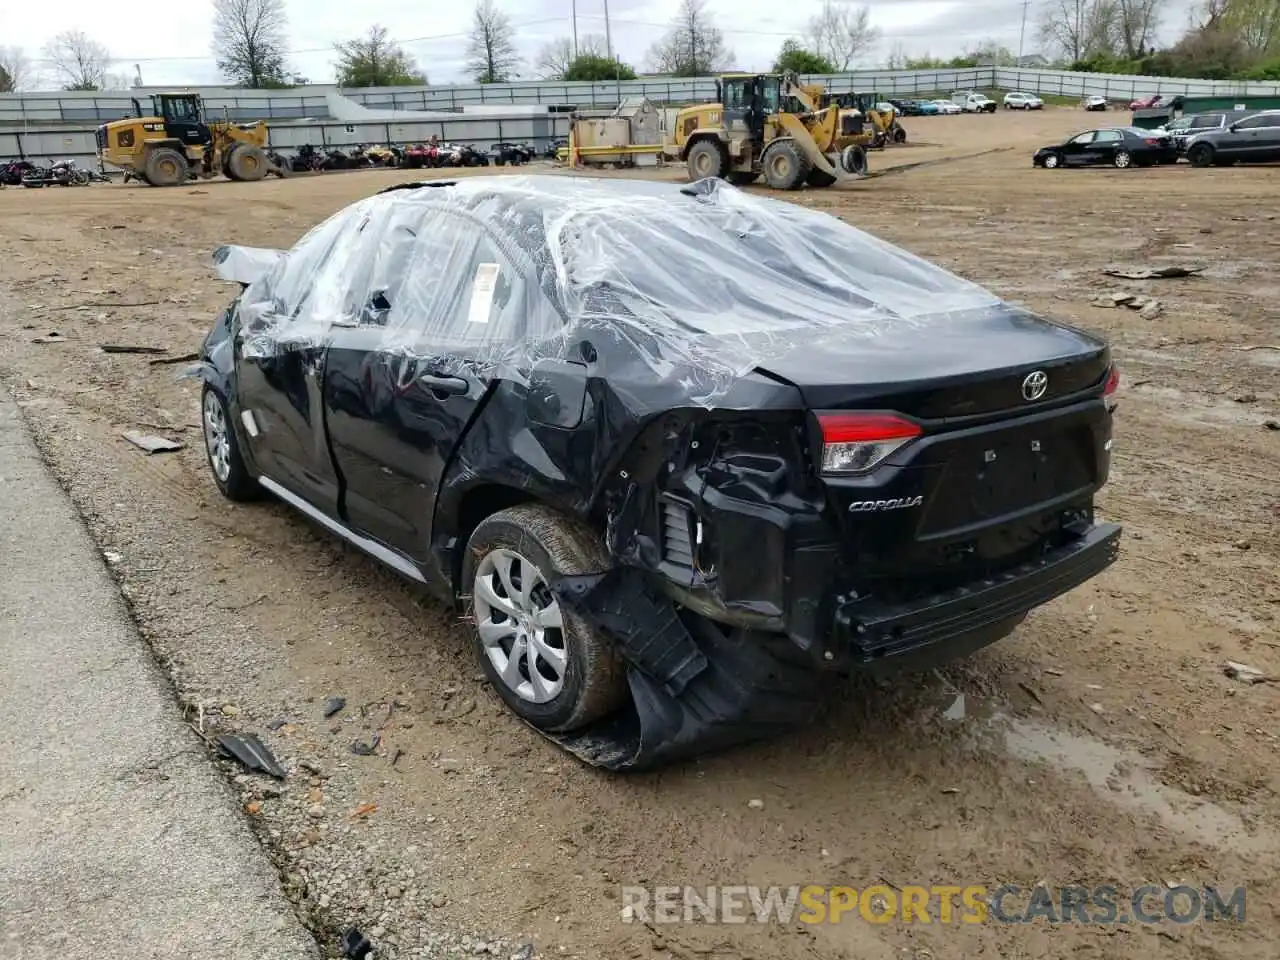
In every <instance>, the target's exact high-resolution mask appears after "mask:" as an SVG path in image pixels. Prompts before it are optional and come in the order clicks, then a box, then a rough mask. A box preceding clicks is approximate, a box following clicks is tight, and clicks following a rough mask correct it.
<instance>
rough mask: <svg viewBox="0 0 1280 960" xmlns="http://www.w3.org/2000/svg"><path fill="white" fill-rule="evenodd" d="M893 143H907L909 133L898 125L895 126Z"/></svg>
mask: <svg viewBox="0 0 1280 960" xmlns="http://www.w3.org/2000/svg"><path fill="white" fill-rule="evenodd" d="M893 142H894V143H906V142H907V131H906V130H905V129H904V128H903V127H900V126H898V125H897V124H894V127H893Z"/></svg>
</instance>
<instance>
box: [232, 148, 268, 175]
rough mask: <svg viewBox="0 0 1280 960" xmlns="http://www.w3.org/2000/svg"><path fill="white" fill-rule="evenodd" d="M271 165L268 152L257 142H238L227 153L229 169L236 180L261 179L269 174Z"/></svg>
mask: <svg viewBox="0 0 1280 960" xmlns="http://www.w3.org/2000/svg"><path fill="white" fill-rule="evenodd" d="M269 166H270V163H269V161H268V160H267V155H266V153H265V152H264V151H263V149H262V148H261V147H259V146H258V145H257V144H253V143H240V144H236V148H235V149H234V150H232V151H230V152H229V153H228V154H227V170H228V171H230V174H231V177H232V179H234V180H248V181H253V180H261V179H262V178H263V177H265V176H266V175H267V168H268V167H269Z"/></svg>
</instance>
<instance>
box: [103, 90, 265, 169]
mask: <svg viewBox="0 0 1280 960" xmlns="http://www.w3.org/2000/svg"><path fill="white" fill-rule="evenodd" d="M133 106H134V111H135V113H136V114H137V115H136V116H133V117H124V118H122V119H120V120H112V121H111V122H109V123H104V124H103V125H102V126H100V127H98V129H97V131H96V134H95V135H96V138H97V153H98V159H99V160H100V161H101V162H103V163H107V164H110V165H111V166H113V167H117V168H119V169H121V170H123V171H124V173H125V180H126V181H127V180H131V179H137V180H141V181H143V182H144V183H148V184H151V185H152V186H155V187H176V186H180V185H182V184H184V183H186V182H187V181H188V180H193V179H196V178H200V179H206V180H207V179H209V178H211V177H216V176H218V175H219V174H221V175H222V176H224V177H226V178H227V179H229V180H261V179H262V178H263V177H265V176H266V175H267V174H269V173H274V174H275V175H276V176H279V177H283V176H285V175H286V173H287V171H286V170H285V169H284V168H282V167H278V166H276V165H275V164H274V163H272V162H271V160H270V159H269V158H268V157H267V152H266V145H267V133H268V130H267V125H266V124H265V123H263V122H262V121H258V122H257V123H232V122H231V120H230V119H229V118H224V119H222V120H214V121H208V120H206V119H205V117H204V104H203V101H202V100H201V99H200V95H199V94H197V93H160V94H156V95H154V96H152V98H151V107H152V111H151V115H145V114H144V113H143V110H142V107H141V105H140V104H139V103H138V101H137V100H134V101H133Z"/></svg>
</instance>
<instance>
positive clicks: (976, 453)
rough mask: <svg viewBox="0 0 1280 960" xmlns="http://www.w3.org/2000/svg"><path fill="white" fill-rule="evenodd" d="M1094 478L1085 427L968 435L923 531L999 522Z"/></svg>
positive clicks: (949, 462)
mask: <svg viewBox="0 0 1280 960" xmlns="http://www.w3.org/2000/svg"><path fill="white" fill-rule="evenodd" d="M1043 426H1045V427H1048V426H1049V425H1048V424H1044V425H1043ZM1095 476H1096V469H1095V458H1094V452H1093V443H1092V433H1091V431H1090V430H1089V429H1088V427H1085V426H1079V427H1075V428H1070V429H1066V430H1064V429H1061V428H1059V429H1056V430H1052V429H1049V430H1043V429H1042V430H1037V429H1034V428H1032V429H1027V430H1019V431H1017V432H1016V433H1011V434H996V435H992V436H987V437H972V438H968V439H966V440H965V441H964V442H963V443H958V444H957V445H956V448H955V449H954V450H952V451H949V453H948V456H947V457H946V460H945V469H944V471H943V475H942V479H941V482H940V484H939V485H938V487H937V488H936V492H935V496H934V497H933V499H932V501H931V503H930V505H929V509H928V511H927V513H926V515H925V518H924V522H923V524H922V528H921V533H923V534H938V533H944V532H946V531H948V530H952V529H960V528H967V527H971V526H973V525H974V524H982V523H984V522H991V521H996V520H999V519H1000V518H1002V517H1005V516H1008V515H1009V514H1011V513H1015V512H1018V511H1022V510H1026V509H1028V508H1030V507H1034V506H1036V505H1038V504H1042V503H1046V502H1048V501H1051V500H1054V499H1056V498H1058V497H1062V496H1064V495H1066V494H1069V493H1073V492H1075V491H1078V490H1080V489H1081V488H1083V487H1088V486H1089V485H1090V484H1092V483H1093V481H1094V477H1095Z"/></svg>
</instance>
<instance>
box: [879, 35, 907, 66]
mask: <svg viewBox="0 0 1280 960" xmlns="http://www.w3.org/2000/svg"><path fill="white" fill-rule="evenodd" d="M907 60H908V57H907V46H906V44H904V43H903V42H902V41H901V40H897V41H895V42H894V44H893V49H892V50H890V51H889V58H888V59H887V60H886V61H885V62H884V64H885V66H886V67H888V68H889V69H890V70H904V69H906V66H907Z"/></svg>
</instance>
